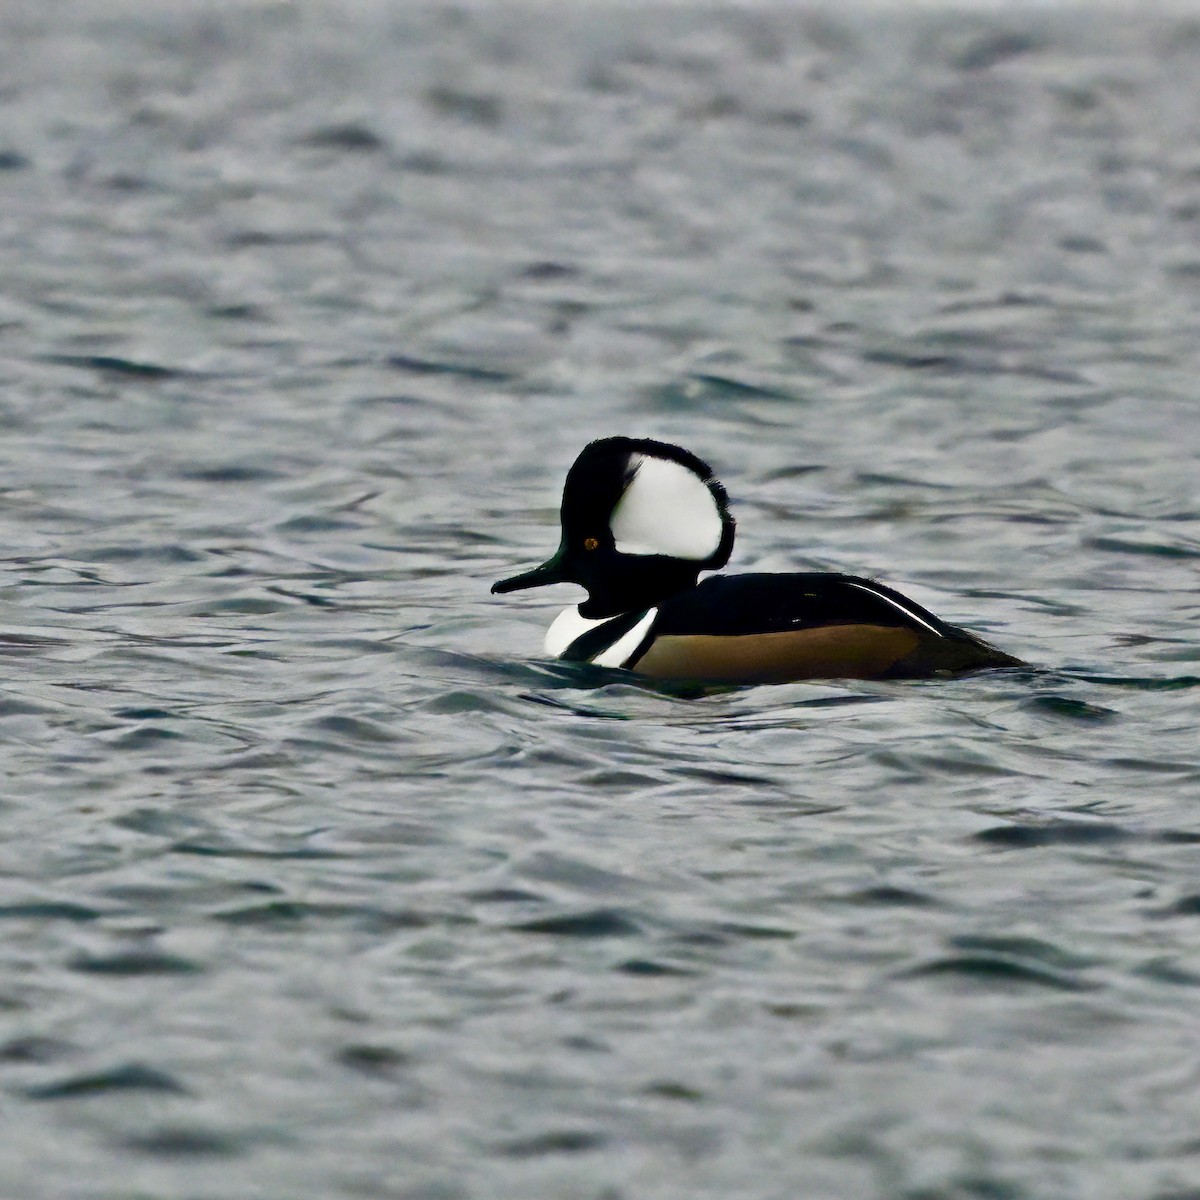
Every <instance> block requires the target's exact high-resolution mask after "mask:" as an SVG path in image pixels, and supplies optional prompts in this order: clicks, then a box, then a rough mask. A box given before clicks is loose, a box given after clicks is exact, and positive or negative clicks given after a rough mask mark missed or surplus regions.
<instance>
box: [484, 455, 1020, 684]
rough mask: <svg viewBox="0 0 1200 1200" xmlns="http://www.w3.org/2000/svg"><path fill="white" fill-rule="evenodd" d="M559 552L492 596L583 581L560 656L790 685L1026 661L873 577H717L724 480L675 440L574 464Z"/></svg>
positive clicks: (558, 642) (551, 648)
mask: <svg viewBox="0 0 1200 1200" xmlns="http://www.w3.org/2000/svg"><path fill="white" fill-rule="evenodd" d="M561 519H562V541H561V542H560V544H559V547H558V550H557V551H556V552H555V553H554V555H553V556H552V557H551V558H549V559H547V561H546V562H544V563H542V565H541V566H540V567H534V568H533V570H531V571H525V572H524V573H522V574H520V575H514V576H512V577H511V578H508V579H502V580H500V581H499V582H497V583H495V584H493V585H492V591H493V593H502V592H515V591H518V590H520V589H522V588H532V587H543V586H545V585H547V584H552V583H574V584H578V585H579V586H581V587H582V588H584V589H585V590H586V591H587V594H588V596H587V600H586V601H584V602H583V603H582V604H579V605H575V606H572V607H571V608H568V609H565V610H564V611H563V612H562V613H560V614H559V616H558V617H557V618H556V619H555V621H554V623H553V624H552V625H551V626H550V629H549V631H548V632H547V634H546V642H545V648H546V652H547V653H548V654H551V655H553V656H555V657H557V658H559V659H563V660H565V661H568V662H589V663H595V664H596V665H598V666H602V667H622V668H624V669H626V670H629V671H636V672H637V673H638V674H641V675H646V676H649V677H651V678H654V679H688V680H697V681H706V682H713V683H733V684H744V683H782V682H787V681H791V680H800V679H839V678H840V679H921V678H928V677H931V676H936V675H958V674H962V673H964V672H967V671H978V670H982V669H984V668H987V667H1015V666H1021V665H1022V663H1021V661H1020V659H1017V658H1013V657H1012V656H1011V655H1009V654H1005V653H1004V652H1003V651H1001V650H997V649H996V648H995V647H994V646H989V645H988V644H987V643H986V642H984V641H982V640H981V639H980V638H977V637H976V636H975V635H974V634H971V633H968V632H967V631H966V630H965V629H959V628H958V627H957V626H955V625H948V624H946V622H944V621H942V620H940V619H939V618H938V617H935V616H934V615H933V613H931V612H929V610H928V609H925V608H922V607H921V606H920V605H919V604H916V603H914V602H913V601H912V600H909V599H908V598H907V597H906V596H902V595H901V594H900V593H899V592H897V591H894V590H893V589H892V588H890V587H885V586H884V585H883V584H881V583H877V582H875V580H873V579H865V578H860V577H859V576H856V575H839V574H834V573H829V572H794V573H793V572H789V573H771V574H767V573H756V574H748V575H715V576H711V577H709V578H707V579H705V580H703V581H702V582H697V581H698V579H699V576H700V572H701V571H713V570H717V569H719V568H721V567H723V566H724V565H725V564H726V563H727V562H728V561H729V556H730V553H731V552H732V550H733V538H734V520H733V517H732V516H730V514H729V500H728V497H727V496H726V493H725V489H724V488H723V487H722V486H721V484H720V482H719V481H718V480H717V479H716V478H715V477H714V475H713V472H712V470H711V468H710V467H709V466H708V464H707V463H705V462H703V461H702V460H701V459H699V458H697V457H696V456H695V455H694V454H692V453H690V452H689V451H687V450H684V449H683V448H681V447H679V446H674V445H671V444H670V443H669V442H659V441H654V440H653V439H651V438H629V437H609V438H602V439H600V440H599V441H595V442H592V443H591V444H590V445H588V446H587V447H585V448H584V450H583V452H582V453H581V454H580V455H579V457H578V458H577V459H576V460H575V462H574V464H573V465H572V467H571V469H570V471H568V472H567V481H566V484H565V486H564V487H563V496H562V509H561Z"/></svg>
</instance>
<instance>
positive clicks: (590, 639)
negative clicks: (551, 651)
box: [558, 609, 648, 662]
mask: <svg viewBox="0 0 1200 1200" xmlns="http://www.w3.org/2000/svg"><path fill="white" fill-rule="evenodd" d="M647 611H648V610H647V609H642V610H641V611H640V612H632V613H621V615H620V616H617V617H613V618H612V620H610V621H605V622H604V624H603V625H597V626H596V628H595V629H589V630H588V631H587V633H581V634H580V635H579V636H578V637H577V638H576V639H575V640H574V641H573V642H572V643H571V644H570V645H569V646H568V647H567V648H566V649H565V650H564V651H563V652H562V653H561V654H560V655H559V656H558V657H559V658H560V659H562V660H563V661H564V662H591V661H592V659H593V658H595V657H596V655H597V654H603V653H604V651H605V650H607V649H608V648H609V646H611V645H613V643H614V642H618V641H620V640H621V638H623V637H624V636H625V635H626V634H627V633H628V632H629V631H630V630H631V629H632V628H633V627H634V626H635V625H636V624H637V623H638V622H639V621H640V620H641V619H642V618H643V617H644V616H645V615H646V613H647ZM638 649H639V650H640V649H641V647H640V646H639V647H638Z"/></svg>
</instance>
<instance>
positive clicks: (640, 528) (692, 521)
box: [492, 437, 734, 618]
mask: <svg viewBox="0 0 1200 1200" xmlns="http://www.w3.org/2000/svg"><path fill="white" fill-rule="evenodd" d="M728 503H729V501H728V497H727V496H726V495H725V489H724V488H723V487H722V486H721V484H720V483H719V482H718V481H717V480H716V479H715V478H714V477H713V473H712V470H711V469H710V468H709V466H708V464H707V463H705V462H702V461H701V460H700V459H698V458H697V457H696V456H695V455H694V454H690V453H689V452H688V451H687V450H684V449H682V448H681V447H679V446H673V445H671V444H670V443H669V442H656V441H653V440H652V439H650V438H627V437H612V438H602V439H601V440H600V441H597V442H592V443H591V444H590V445H589V446H587V447H585V448H584V450H583V452H582V453H581V454H580V455H579V457H578V458H577V459H576V460H575V462H574V464H573V465H572V467H571V469H570V471H568V472H567V481H566V484H565V485H564V487H563V497H562V509H561V517H562V541H561V542H560V543H559V547H558V550H557V551H556V552H555V553H554V555H553V556H552V557H551V558H549V559H547V560H546V561H545V562H544V563H542V565H541V566H540V567H534V568H533V570H532V571H526V572H524V573H523V574H520V575H514V576H512V577H511V578H509V579H502V580H500V581H499V582H498V583H495V584H493V585H492V591H493V592H515V591H519V590H520V589H522V588H532V587H543V586H545V585H546V584H551V583H577V584H579V585H580V586H581V587H583V588H585V589H586V590H587V594H588V598H587V601H586V602H585V603H584V604H581V605H580V606H579V612H580V614H581V615H582V616H585V617H589V618H598V617H609V616H613V615H615V614H616V613H623V612H631V611H633V610H634V609H637V608H647V607H649V606H650V605H653V604H656V603H658V602H659V601H661V600H665V599H666V598H667V597H668V596H672V595H674V594H675V593H677V592H681V591H683V590H684V589H686V588H689V587H693V586H694V585H695V583H696V580H697V579H698V577H699V575H700V572H701V571H713V570H716V569H717V568H719V567H723V566H724V565H725V564H726V563H727V562H728V561H729V555H730V553H731V552H732V550H733V536H734V521H733V518H732V517H731V516H730V515H729V509H728Z"/></svg>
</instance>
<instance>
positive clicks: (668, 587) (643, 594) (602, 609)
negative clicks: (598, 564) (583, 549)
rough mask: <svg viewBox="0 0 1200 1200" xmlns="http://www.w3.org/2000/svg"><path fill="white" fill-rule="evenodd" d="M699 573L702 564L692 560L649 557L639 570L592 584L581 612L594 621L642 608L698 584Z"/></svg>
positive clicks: (581, 614) (649, 606)
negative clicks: (688, 561) (699, 566)
mask: <svg viewBox="0 0 1200 1200" xmlns="http://www.w3.org/2000/svg"><path fill="white" fill-rule="evenodd" d="M699 577H700V571H699V568H698V567H696V566H695V565H694V564H692V563H685V564H680V563H678V562H674V561H672V560H670V559H658V560H654V559H648V560H647V561H646V562H645V563H644V564H642V565H640V566H639V567H638V569H637V570H636V571H627V572H621V573H620V574H617V575H614V576H611V577H609V578H606V579H604V580H602V581H596V582H594V583H592V584H590V585H589V586H588V598H587V599H586V600H585V601H584V602H583V603H582V604H581V605H580V606H579V615H580V616H581V617H587V618H588V619H589V620H592V621H595V620H599V619H602V618H604V617H615V616H616V615H617V614H618V613H628V612H642V611H644V610H645V609H647V608H652V607H654V606H655V605H656V604H661V603H662V602H663V601H664V600H666V599H669V598H670V597H671V596H676V595H678V594H679V593H680V592H684V591H687V589H688V588H693V587H695V586H696V580H697V579H698V578H699Z"/></svg>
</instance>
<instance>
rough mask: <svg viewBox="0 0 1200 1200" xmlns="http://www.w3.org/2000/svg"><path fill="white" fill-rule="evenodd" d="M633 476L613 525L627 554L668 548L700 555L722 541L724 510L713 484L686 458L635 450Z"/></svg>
mask: <svg viewBox="0 0 1200 1200" xmlns="http://www.w3.org/2000/svg"><path fill="white" fill-rule="evenodd" d="M629 465H630V467H632V468H633V469H634V471H635V474H634V476H633V481H632V482H631V483H630V485H629V486H628V487H627V488H626V489H625V494H624V495H623V496H622V497H621V499H620V500H618V501H617V506H616V508H614V509H613V514H612V517H611V519H610V521H609V525H610V527H611V529H612V535H613V539H614V541H615V543H616V548H617V550H619V551H620V552H621V553H622V554H665V555H667V556H668V557H669V558H688V559H695V560H697V561H700V560H703V559H706V558H708V557H710V556H711V555H713V554H715V553H716V550H717V547H718V546H719V545H720V544H721V534H722V532H723V527H722V524H721V512H720V510H719V509H718V508H717V501H716V499H715V498H714V496H713V494H712V492H710V491H709V490H708V484H706V483H705V482H704V480H703V479H701V478H700V476H699V475H697V474H696V473H695V472H694V471H690V470H689V469H688V468H687V467H685V466H684V465H683V464H682V463H677V462H675V461H673V460H672V459H669V458H650V457H648V456H646V455H644V454H635V455H633V458H632V461H631V462H630V464H629Z"/></svg>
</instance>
